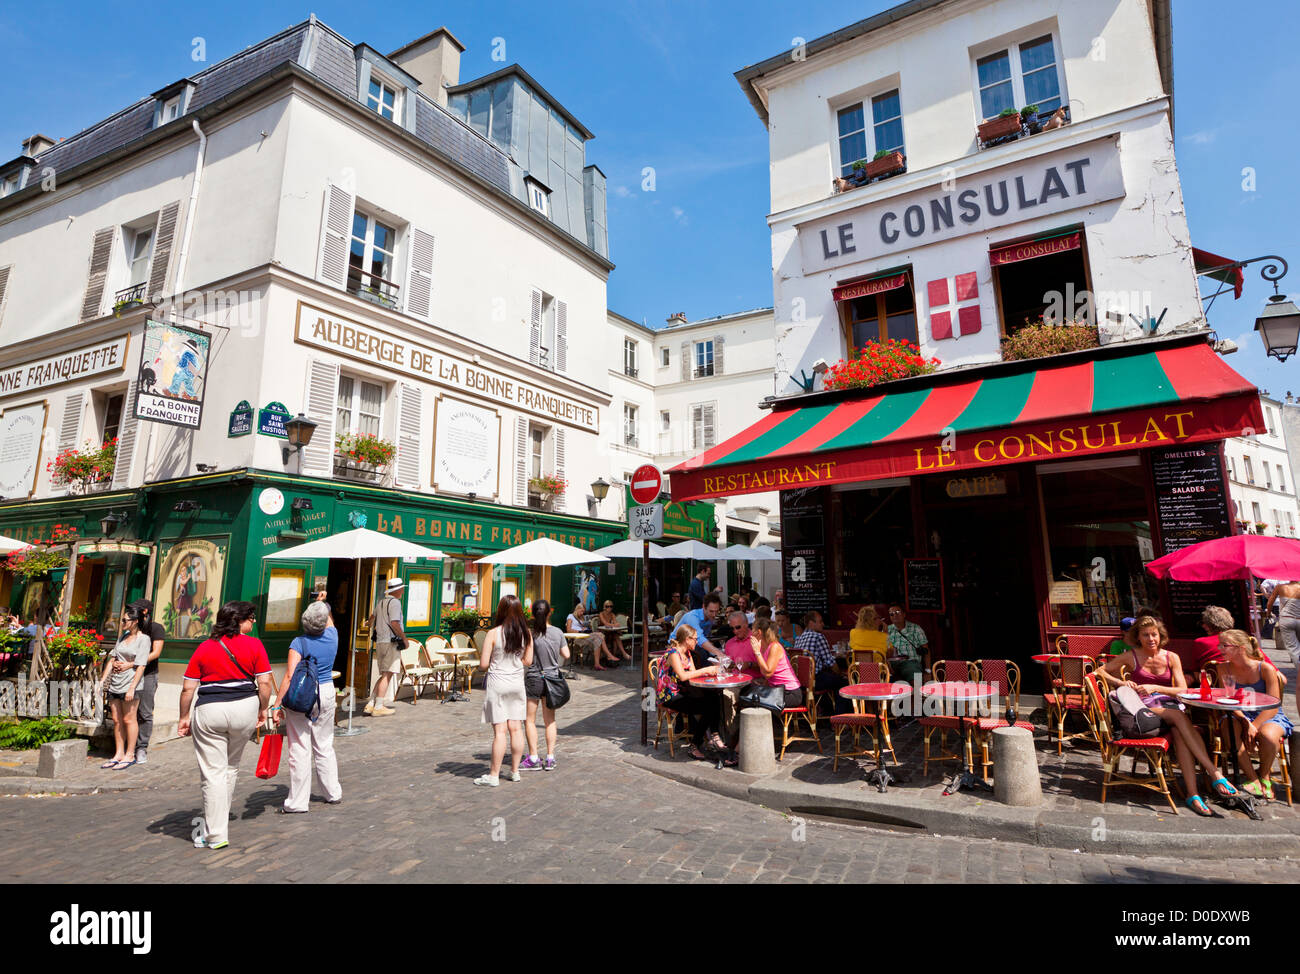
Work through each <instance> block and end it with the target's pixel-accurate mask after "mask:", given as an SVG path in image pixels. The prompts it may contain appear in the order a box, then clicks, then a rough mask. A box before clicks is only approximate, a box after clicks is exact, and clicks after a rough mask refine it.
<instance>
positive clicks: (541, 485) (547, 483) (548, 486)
mask: <svg viewBox="0 0 1300 974" xmlns="http://www.w3.org/2000/svg"><path fill="white" fill-rule="evenodd" d="M567 486H568V481H566V480H561V479H560V478H559V477H554V476H552V475H550V474H542V475H541V476H540V477H529V478H528V490H529V493H533V494H540V495H541V496H542V498H543V499H546V498H550V497H559V496H560V495H561V494H563V493H564V490H565V488H566V487H567Z"/></svg>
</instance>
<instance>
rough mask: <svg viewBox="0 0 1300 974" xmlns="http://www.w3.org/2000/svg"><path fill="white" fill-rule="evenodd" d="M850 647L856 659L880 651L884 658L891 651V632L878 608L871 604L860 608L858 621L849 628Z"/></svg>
mask: <svg viewBox="0 0 1300 974" xmlns="http://www.w3.org/2000/svg"><path fill="white" fill-rule="evenodd" d="M849 649H851V650H852V651H853V655H854V658H855V659H856V658H857V657H858V656H859V655H865V654H867V653H879V654H880V656H881V658H882V659H883V658H884V657H885V656H886V655H887V654H888V652H889V634H888V633H886V632H885V627H884V625H883V624H882V623H881V621H880V616H879V615H877V614H876V610H875V609H874V608H872V607H871V606H869V605H864V606H863V607H862V608H861V609H859V610H858V619H857V622H856V623H855V624H854V626H853V628H852V629H851V630H849Z"/></svg>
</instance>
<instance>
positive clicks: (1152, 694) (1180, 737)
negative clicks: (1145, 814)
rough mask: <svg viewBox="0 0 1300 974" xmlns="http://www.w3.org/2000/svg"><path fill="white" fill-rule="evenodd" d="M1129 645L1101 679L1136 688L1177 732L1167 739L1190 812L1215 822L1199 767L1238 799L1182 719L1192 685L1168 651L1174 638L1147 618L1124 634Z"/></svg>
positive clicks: (1217, 788)
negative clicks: (1124, 672) (1182, 698)
mask: <svg viewBox="0 0 1300 974" xmlns="http://www.w3.org/2000/svg"><path fill="white" fill-rule="evenodd" d="M1124 641H1125V642H1127V643H1128V645H1129V650H1128V652H1126V653H1123V654H1121V655H1119V656H1113V657H1111V659H1110V661H1109V662H1108V663H1107V664H1106V665H1105V667H1103V668H1102V669H1099V670H1097V675H1098V677H1099V678H1100V679H1101V680H1102V681H1103V682H1104V683H1105V684H1106V685H1107V686H1108V687H1111V688H1114V687H1121V686H1128V687H1132V688H1133V689H1134V690H1136V691H1137V692H1138V695H1139V696H1140V697H1141V698H1142V703H1143V705H1144V706H1146V707H1148V708H1150V709H1151V711H1152V713H1154V714H1155V715H1156V716H1157V717H1159V718H1160V719H1161V721H1162V722H1163V723H1164V724H1165V725H1166V726H1167V727H1169V728H1170V729H1171V730H1172V731H1173V733H1172V734H1169V735H1167V736H1169V737H1171V738H1172V739H1173V742H1174V749H1175V752H1176V754H1177V757H1178V770H1179V771H1180V772H1181V773H1182V776H1183V785H1184V787H1185V790H1186V792H1187V796H1188V797H1187V807H1188V808H1190V809H1191V810H1192V811H1193V812H1195V813H1196V814H1197V815H1200V816H1203V817H1205V818H1212V817H1213V816H1214V813H1213V812H1211V811H1210V809H1209V807H1208V806H1207V805H1206V804H1205V799H1203V798H1202V797H1201V796H1200V794H1199V791H1200V789H1199V788H1198V787H1197V784H1196V765H1197V764H1200V766H1201V767H1202V768H1204V769H1205V772H1206V775H1207V776H1208V777H1209V778H1210V779H1211V784H1212V785H1213V787H1214V790H1215V791H1216V792H1217V793H1218V794H1219V795H1221V796H1223V797H1225V798H1226V797H1230V796H1232V795H1235V794H1236V793H1237V789H1236V788H1234V787H1232V785H1231V784H1229V783H1228V779H1227V778H1225V777H1223V775H1221V774H1220V773H1219V769H1218V767H1217V766H1216V765H1215V763H1214V762H1213V761H1212V760H1211V759H1210V755H1209V752H1207V751H1206V750H1205V744H1204V742H1203V741H1202V740H1201V735H1200V734H1198V733H1196V730H1195V728H1193V727H1192V722H1191V721H1190V720H1188V718H1187V715H1186V714H1185V713H1183V709H1182V707H1183V705H1182V704H1181V703H1179V702H1178V694H1180V693H1183V692H1185V691H1186V690H1187V680H1186V678H1185V677H1184V676H1183V666H1182V663H1181V661H1180V660H1179V658H1178V654H1177V653H1171V652H1170V651H1169V649H1168V648H1167V647H1168V646H1169V632H1168V630H1166V629H1165V624H1164V623H1163V622H1160V621H1159V620H1158V619H1155V618H1154V617H1152V616H1142V617H1140V618H1139V619H1138V620H1137V621H1136V622H1135V623H1133V626H1132V627H1131V628H1130V629H1129V631H1128V632H1126V633H1125V634H1124ZM1122 667H1127V668H1128V670H1129V672H1130V673H1131V674H1132V676H1131V677H1130V678H1129V679H1127V680H1123V679H1121V678H1120V669H1121V668H1122Z"/></svg>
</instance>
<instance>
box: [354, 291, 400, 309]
mask: <svg viewBox="0 0 1300 974" xmlns="http://www.w3.org/2000/svg"><path fill="white" fill-rule="evenodd" d="M357 297H359V298H361V299H362V300H364V301H369V302H370V303H371V304H377V305H379V306H380V307H381V308H388V309H389V310H390V311H392V310H394V309H395V308H396V307H397V301H396V299H395V298H390V297H389V296H388V295H386V294H384V293H382V292H379V291H367V290H366V289H365V288H362V289H361V290H360V291H358V292H357Z"/></svg>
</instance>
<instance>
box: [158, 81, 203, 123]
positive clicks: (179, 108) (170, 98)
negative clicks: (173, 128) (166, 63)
mask: <svg viewBox="0 0 1300 974" xmlns="http://www.w3.org/2000/svg"><path fill="white" fill-rule="evenodd" d="M193 91H194V82H193V81H191V80H190V79H189V78H182V79H181V80H180V81H177V82H176V83H175V84H171V85H168V86H167V87H166V88H163V89H162V90H161V91H155V92H154V95H153V97H154V108H153V127H154V128H158V127H159V126H161V125H166V124H167V123H169V122H174V121H176V119H178V118H180V117H181V116H182V115H184V114H185V112H186V111H187V110H188V109H189V106H190V95H191V94H192V93H193Z"/></svg>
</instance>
